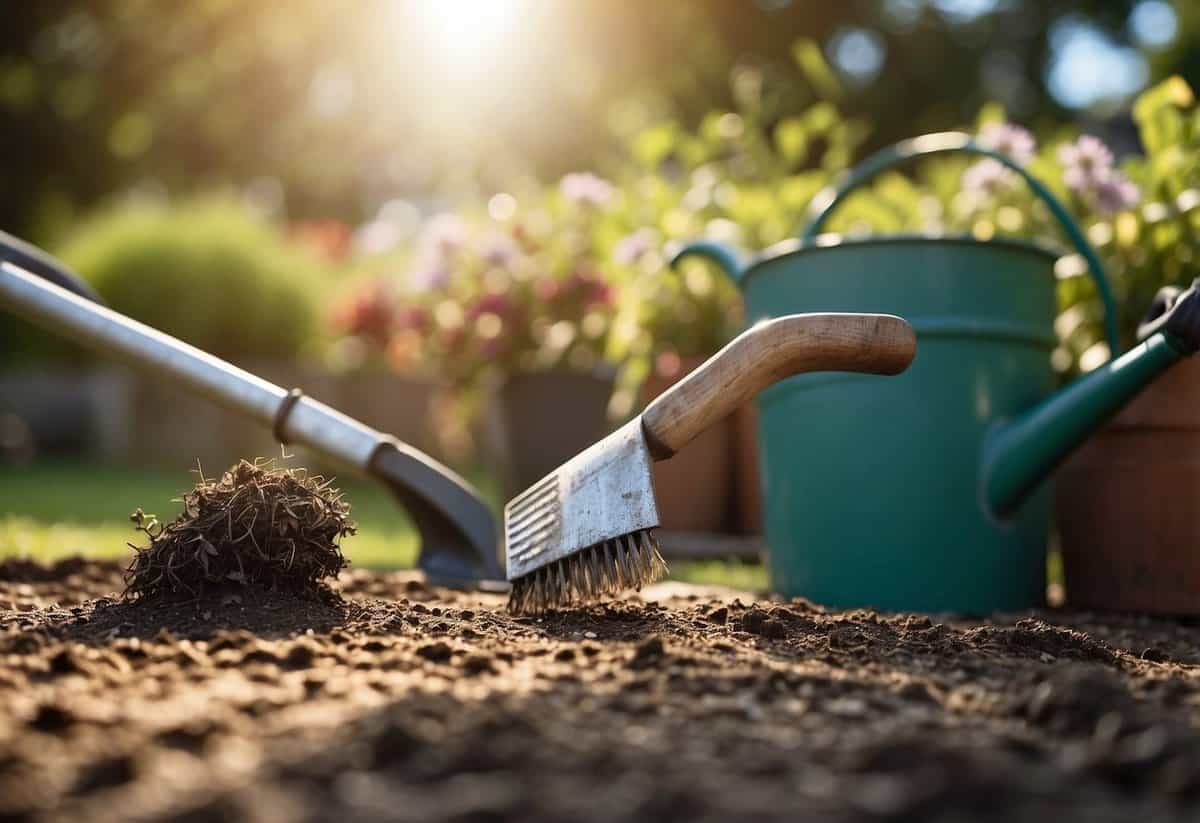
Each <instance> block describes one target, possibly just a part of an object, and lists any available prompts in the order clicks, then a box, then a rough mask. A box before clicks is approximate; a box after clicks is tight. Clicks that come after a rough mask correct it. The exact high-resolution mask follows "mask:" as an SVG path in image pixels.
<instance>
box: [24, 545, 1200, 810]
mask: <svg viewBox="0 0 1200 823" xmlns="http://www.w3.org/2000/svg"><path fill="white" fill-rule="evenodd" d="M337 588H338V589H339V590H340V592H341V594H342V596H343V598H344V599H338V598H325V599H321V598H313V599H309V600H297V599H295V598H294V597H287V598H285V597H284V596H282V595H279V594H271V593H268V592H257V593H255V592H254V590H252V589H245V588H242V589H240V590H238V591H226V592H221V591H214V592H210V593H208V594H206V595H205V597H204V599H203V600H200V601H196V602H194V603H186V604H174V605H172V604H168V603H165V602H161V601H160V602H137V603H127V602H123V601H120V600H119V599H118V598H117V596H116V594H115V593H116V592H118V591H120V589H121V570H120V568H119V567H118V566H117V565H115V564H113V565H110V564H105V563H94V562H87V561H82V560H72V561H67V562H64V563H61V564H59V565H57V566H53V567H48V568H47V567H41V566H36V565H33V564H29V563H23V562H8V563H3V564H0V819H5V820H22V819H46V820H68V819H79V820H89V821H105V820H131V819H139V820H156V819H177V820H188V821H207V820H213V821H217V820H294V819H306V820H339V821H347V820H360V819H367V820H370V819H381V820H382V819H386V820H413V821H427V820H464V821H465V820H503V819H510V818H512V819H516V818H520V819H529V820H562V821H587V820H601V819H604V820H612V819H644V820H660V819H680V818H686V819H695V820H714V821H716V820H734V819H756V820H801V819H805V820H807V819H811V820H838V821H840V820H932V821H959V820H1047V819H1054V818H1055V817H1057V818H1058V819H1062V820H1089V821H1104V820H1114V821H1116V820H1121V821H1127V820H1131V819H1137V820H1139V821H1140V823H1144V822H1145V821H1157V820H1195V819H1198V818H1200V624H1197V623H1196V622H1194V621H1193V622H1189V621H1183V620H1167V619H1151V618H1147V617H1137V616H1119V615H1118V616H1113V615H1097V614H1085V613H1072V612H1066V611H1043V612H1029V613H1023V614H1013V615H1002V616H995V617H993V618H992V619H990V620H986V621H981V620H968V619H961V618H955V617H953V616H939V617H935V618H932V619H931V618H930V617H927V616H921V615H908V614H888V613H877V612H873V611H866V610H858V611H848V612H836V611H826V610H823V609H820V608H818V607H815V606H813V605H812V604H809V603H807V602H804V601H800V600H794V601H790V602H774V601H769V600H761V601H759V602H755V601H754V600H753V599H752V597H751V596H750V595H747V594H741V595H735V594H732V593H720V592H717V591H714V590H711V589H696V588H693V587H686V586H681V585H679V584H666V585H663V586H659V587H656V588H655V589H653V590H651V591H649V592H646V593H643V595H642V596H640V597H632V598H629V599H626V600H622V601H619V602H616V603H611V604H608V605H600V606H595V607H591V608H587V609H580V610H575V611H571V612H564V613H557V614H550V615H546V616H542V617H540V618H538V617H523V618H514V617H511V616H509V615H508V614H507V613H506V612H505V611H504V598H503V597H501V596H498V595H483V594H464V593H456V592H450V591H446V590H441V589H432V588H427V587H426V586H425V585H423V584H422V583H421V582H420V581H419V580H417V579H416V578H414V577H413V576H412V575H410V574H403V573H386V574H385V573H374V572H365V571H343V572H342V574H341V576H340V578H339V581H338V583H337Z"/></svg>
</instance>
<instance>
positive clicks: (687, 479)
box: [641, 357, 734, 532]
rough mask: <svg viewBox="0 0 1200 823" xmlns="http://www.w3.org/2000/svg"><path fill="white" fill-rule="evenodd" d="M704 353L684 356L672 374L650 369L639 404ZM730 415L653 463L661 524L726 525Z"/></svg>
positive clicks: (715, 528) (685, 527) (700, 528)
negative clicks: (676, 450)
mask: <svg viewBox="0 0 1200 823" xmlns="http://www.w3.org/2000/svg"><path fill="white" fill-rule="evenodd" d="M706 359H707V358H704V357H685V358H683V361H682V364H681V368H680V369H679V371H678V373H676V374H675V375H673V376H671V377H664V376H661V375H658V374H652V375H651V376H650V377H648V378H647V379H646V381H645V382H644V383H643V384H642V388H641V399H642V404H643V406H644V405H645V404H647V403H649V402H650V401H651V400H653V399H654V398H655V397H658V396H659V395H660V394H662V393H663V392H664V391H666V390H667V389H668V388H670V387H671V386H672V385H673V384H674V383H676V382H677V381H679V380H680V379H682V378H683V377H684V376H686V375H687V374H688V373H689V372H690V371H692V370H693V369H695V368H696V367H697V366H699V365H700V364H701V363H703V362H704V361H705V360H706ZM733 442H734V426H733V417H732V416H731V417H729V418H726V419H725V420H722V421H721V422H720V423H718V424H717V425H715V426H713V427H712V428H711V429H709V430H708V431H706V432H705V433H704V434H702V435H700V436H699V437H697V438H696V439H695V440H693V441H692V442H691V443H690V444H689V445H688V446H687V448H685V449H684V450H683V451H681V452H679V454H677V455H675V456H674V457H672V458H671V459H670V460H663V461H660V462H658V463H655V464H654V494H655V497H656V498H657V499H658V514H659V518H660V519H661V521H662V528H664V529H670V530H673V531H691V532H720V531H725V530H726V529H727V528H728V526H729V520H730V514H731V509H732V506H731V502H732V500H731V497H732V492H733V475H734V468H733Z"/></svg>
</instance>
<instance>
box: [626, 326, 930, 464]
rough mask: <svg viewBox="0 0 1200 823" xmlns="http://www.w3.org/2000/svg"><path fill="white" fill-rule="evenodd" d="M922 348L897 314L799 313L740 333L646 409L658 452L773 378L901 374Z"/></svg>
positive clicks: (668, 450) (682, 441)
mask: <svg viewBox="0 0 1200 823" xmlns="http://www.w3.org/2000/svg"><path fill="white" fill-rule="evenodd" d="M916 350H917V338H916V335H915V334H914V333H913V330H912V326H910V325H908V323H906V322H905V321H904V320H902V319H901V318H899V317H895V316H893V315H890V314H793V315H788V316H787V317H780V318H777V319H775V320H767V321H764V322H762V323H759V324H758V325H756V326H754V327H753V328H751V329H748V330H747V331H745V332H742V334H740V335H738V337H737V338H735V339H734V340H733V341H732V342H731V343H730V344H729V345H727V346H726V347H725V348H723V349H721V350H720V351H719V352H717V353H716V354H714V355H713V356H712V357H710V358H709V359H708V360H706V361H705V362H704V363H703V364H702V365H701V366H700V367H699V368H698V369H696V370H695V371H693V372H692V373H691V374H689V375H688V376H687V377H685V378H683V379H682V380H680V381H679V382H678V383H676V384H675V385H674V386H672V387H671V388H670V389H669V390H668V391H666V392H665V393H663V394H661V395H659V396H658V398H656V399H655V400H654V402H652V403H651V404H650V405H649V406H647V407H646V409H645V411H643V412H642V429H643V431H645V433H646V440H647V441H648V443H649V444H650V449H651V451H652V453H653V454H654V456H655V457H656V458H657V459H660V460H661V459H665V458H667V457H670V456H671V455H673V454H674V453H675V452H677V451H679V450H680V449H682V448H683V447H684V446H686V445H687V444H688V443H689V442H691V441H692V439H694V438H695V437H696V436H697V435H699V434H700V433H701V432H703V431H704V430H705V429H707V428H708V427H709V426H711V425H712V424H713V423H716V422H717V421H718V420H720V419H721V418H723V417H725V416H726V415H727V414H729V413H730V412H732V411H733V410H734V409H736V408H737V407H738V406H740V405H742V404H743V403H745V402H746V401H747V400H748V399H749V398H751V397H753V396H754V395H756V394H758V393H759V392H760V391H762V390H763V389H765V388H766V387H767V386H769V385H771V384H772V383H774V382H776V381H778V380H782V379H783V378H785V377H791V376H792V375H794V374H801V373H803V372H810V371H853V372H866V373H869V374H899V373H900V372H902V371H904V370H905V369H907V368H908V364H909V363H911V362H912V359H913V356H914V355H915V354H916Z"/></svg>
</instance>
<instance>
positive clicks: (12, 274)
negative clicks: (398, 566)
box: [0, 232, 503, 586]
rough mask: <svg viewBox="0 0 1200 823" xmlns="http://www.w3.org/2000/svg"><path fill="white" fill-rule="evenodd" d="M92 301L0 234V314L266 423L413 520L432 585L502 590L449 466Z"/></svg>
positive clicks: (479, 508) (474, 514) (492, 551)
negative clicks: (350, 470) (387, 497)
mask: <svg viewBox="0 0 1200 823" xmlns="http://www.w3.org/2000/svg"><path fill="white" fill-rule="evenodd" d="M96 301H97V298H96V297H95V295H94V294H93V293H92V292H91V290H90V289H88V288H87V287H86V286H85V285H84V284H83V283H81V282H80V280H79V278H78V277H76V276H75V275H74V274H72V273H71V272H70V271H69V270H68V269H67V268H66V267H65V266H63V265H62V264H61V263H59V262H58V261H57V260H55V259H54V258H52V257H50V256H49V255H48V254H46V253H45V252H42V251H41V250H39V249H37V248H35V247H33V246H30V245H29V244H27V243H24V242H22V241H20V240H17V239H16V238H14V237H11V236H9V235H7V234H4V233H3V232H0V308H7V309H9V310H10V311H13V312H14V313H17V314H19V315H20V316H21V317H23V318H25V319H27V320H29V321H31V322H33V323H37V324H38V325H41V326H43V327H45V328H47V329H50V330H51V331H55V332H59V333H61V334H63V335H65V336H67V337H71V338H73V339H75V340H76V341H78V342H79V343H82V344H83V345H85V346H91V347H94V348H97V349H102V350H104V351H107V352H109V353H110V354H113V355H116V356H118V357H121V358H123V359H125V360H128V361H130V362H132V363H133V364H134V365H137V366H140V367H142V368H145V369H148V370H150V371H153V372H155V373H158V374H162V375H165V376H167V377H170V378H172V379H174V380H175V381H176V382H178V383H179V384H181V385H182V386H184V387H186V388H189V389H192V390H194V391H196V392H198V393H200V394H202V395H204V396H206V397H208V398H210V399H212V400H214V401H216V402H218V403H220V404H222V405H224V406H226V407H228V408H230V409H232V410H233V411H236V412H240V413H242V414H244V415H246V416H247V417H250V418H253V419H255V420H258V421H259V422H261V423H264V424H266V425H267V426H270V427H271V428H272V430H273V432H274V434H275V437H276V439H277V440H279V441H280V442H281V443H285V444H290V443H297V444H300V445H303V446H307V447H309V448H311V449H313V450H315V451H317V452H319V453H321V454H323V455H325V456H327V457H330V458H333V459H335V460H338V461H341V462H343V463H347V464H349V465H351V466H353V467H354V468H356V469H358V470H359V471H362V472H364V473H366V474H368V475H370V476H371V477H373V478H374V479H376V480H378V481H380V482H381V483H383V484H384V485H385V486H386V487H387V488H388V489H389V491H391V492H392V494H393V495H394V496H395V497H396V498H397V499H398V500H399V501H400V503H401V504H402V505H403V506H404V507H405V508H406V509H407V510H408V512H409V514H410V515H411V516H412V519H413V521H414V522H415V523H416V526H417V530H418V531H419V532H420V536H421V553H420V558H419V560H418V564H419V565H420V567H421V569H422V570H423V571H424V572H425V574H426V576H427V577H428V578H429V579H430V580H431V581H432V582H435V583H438V584H441V585H460V586H467V585H476V584H484V583H486V582H487V581H495V582H496V583H499V584H500V585H503V583H502V582H501V581H500V566H499V560H498V557H497V552H496V549H497V529H496V522H495V518H494V517H493V516H492V513H491V511H490V509H488V507H487V505H486V504H485V503H484V502H483V500H482V499H481V498H480V496H479V495H478V494H477V493H476V492H475V490H474V489H472V488H471V486H470V485H469V484H468V483H467V482H466V481H465V480H463V479H462V478H461V477H459V476H458V475H456V474H455V473H454V472H452V471H450V469H448V468H446V467H445V466H443V465H441V464H440V463H438V462H437V461H436V460H434V459H433V458H432V457H430V456H428V455H426V454H424V453H422V452H421V451H418V450H417V449H415V448H413V447H411V446H409V445H407V444H405V443H402V442H401V441H399V440H397V439H396V438H394V437H391V436H389V435H386V434H383V433H381V432H378V431H375V430H374V429H371V428H369V427H368V426H365V425H363V424H362V423H359V422H358V421H356V420H353V419H351V418H350V417H347V416H346V415H344V414H342V413H340V412H338V411H336V410H335V409H332V408H330V407H329V406H326V405H325V404H323V403H319V402H317V401H316V400H313V399H312V398H311V397H307V396H305V394H304V393H303V392H302V391H300V390H299V389H292V390H291V391H287V390H285V389H283V388H280V387H279V386H275V385H272V384H271V383H268V382H267V381H265V380H262V379H260V378H258V377H256V376H254V375H253V374H250V373H249V372H245V371H242V370H241V369H239V368H237V367H235V366H233V365H231V364H229V363H226V362H224V361H222V360H220V359H219V358H216V357H213V356H212V355H210V354H208V353H206V352H203V351H201V350H199V349H197V348H195V347H193V346H189V345H188V344H186V343H183V342H182V341H180V340H176V339H175V338H173V337H171V336H169V335H166V334H163V333H162V332H160V331H156V330H155V329H152V328H150V327H149V326H146V325H143V324H142V323H139V322H137V321H135V320H132V319H130V318H128V317H125V316H123V315H121V314H118V313H117V312H114V311H111V310H109V309H107V308H105V307H104V306H102V305H100V304H99V303H98V302H96Z"/></svg>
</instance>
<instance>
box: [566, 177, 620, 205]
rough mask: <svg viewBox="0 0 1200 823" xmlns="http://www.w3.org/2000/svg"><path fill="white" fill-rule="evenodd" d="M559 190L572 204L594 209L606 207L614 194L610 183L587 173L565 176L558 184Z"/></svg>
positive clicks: (614, 190)
mask: <svg viewBox="0 0 1200 823" xmlns="http://www.w3.org/2000/svg"><path fill="white" fill-rule="evenodd" d="M559 190H560V191H561V192H562V194H563V197H565V198H567V199H568V200H570V201H571V202H572V203H578V204H580V205H582V206H591V207H595V208H599V207H600V206H604V205H606V204H607V203H608V202H609V201H611V200H612V199H613V195H614V194H615V193H616V189H614V188H613V185H612V183H609V182H608V181H607V180H604V179H602V178H600V177H597V176H596V175H594V174H592V173H591V172H588V171H583V172H572V173H571V174H568V175H566V176H565V177H563V179H562V181H561V182H560V183H559Z"/></svg>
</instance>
